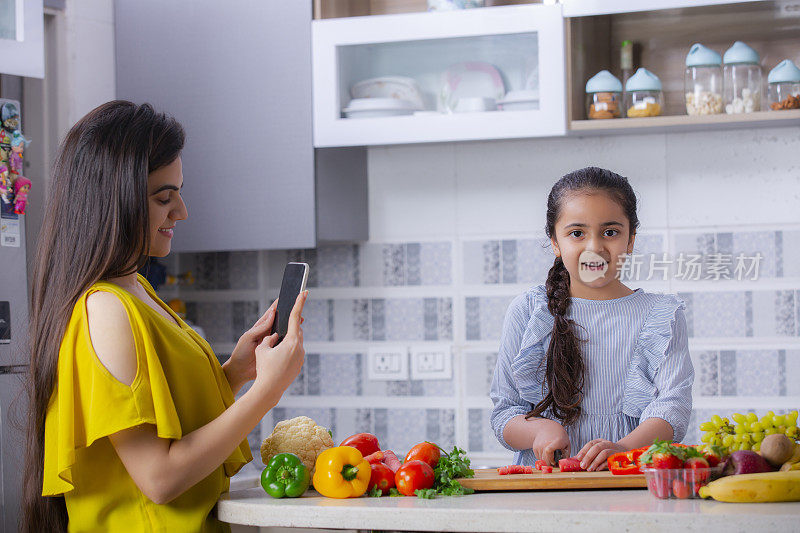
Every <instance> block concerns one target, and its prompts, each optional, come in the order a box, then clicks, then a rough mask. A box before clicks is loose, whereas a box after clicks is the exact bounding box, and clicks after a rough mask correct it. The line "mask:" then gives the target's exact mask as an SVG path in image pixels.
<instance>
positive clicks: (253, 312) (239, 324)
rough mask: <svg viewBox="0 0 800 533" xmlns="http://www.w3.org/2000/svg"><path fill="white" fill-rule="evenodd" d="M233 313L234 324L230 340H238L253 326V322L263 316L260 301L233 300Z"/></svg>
mask: <svg viewBox="0 0 800 533" xmlns="http://www.w3.org/2000/svg"><path fill="white" fill-rule="evenodd" d="M232 315H233V326H232V331H231V333H232V335H231V338H230V339H229V341H230V342H238V341H239V337H240V336H241V335H242V333H244V332H245V331H247V330H248V329H250V328H251V327H253V324H255V323H256V321H257V320H258V319H259V318H260V317H261V313H260V312H259V309H258V302H233V304H232Z"/></svg>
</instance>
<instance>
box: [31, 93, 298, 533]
mask: <svg viewBox="0 0 800 533" xmlns="http://www.w3.org/2000/svg"><path fill="white" fill-rule="evenodd" d="M183 143H184V133H183V129H182V128H181V126H180V124H178V123H177V122H176V121H175V120H174V119H172V118H170V117H167V116H165V115H163V114H160V113H156V112H155V111H154V110H153V108H152V107H151V106H149V105H147V104H145V105H141V106H137V105H134V104H132V103H130V102H121V101H116V102H109V103H107V104H104V105H102V106H100V107H98V108H97V109H95V110H94V111H92V112H90V113H89V114H88V115H86V116H85V117H84V118H83V119H81V120H80V121H79V122H78V123H77V124H75V126H74V127H73V128H72V129H71V130H70V132H69V133H68V134H67V136H66V138H65V139H64V142H63V143H62V145H61V148H60V151H59V155H58V158H57V161H56V164H55V167H54V172H53V179H52V184H51V187H50V194H49V200H48V206H47V209H46V211H45V213H46V214H45V219H44V225H43V228H42V233H41V236H40V239H39V248H38V250H37V257H36V268H35V275H34V279H33V287H32V298H31V330H30V339H31V347H30V356H31V364H30V379H29V385H30V386H29V389H30V390H29V403H30V415H29V422H28V433H27V448H26V453H27V460H26V465H25V466H26V472H25V478H24V485H25V487H24V491H25V492H24V496H23V505H24V509H23V515H24V516H23V526H22V531H25V532H29V533H33V532H36V533H39V532H43V531H47V532H51V531H65V530H67V529H69V531H76V532H77V531H126V532H127V531H204V532H206V531H223V530H229V528H228V527H227V525H224V524H222V523H221V522H219V521H217V520H216V518H215V517H214V515H213V512H212V510H213V507H214V504H215V503H216V501H217V499H218V498H219V496H220V494H221V493H222V492H225V491H227V490H228V487H229V480H228V478H229V477H230V476H232V475H233V474H234V473H236V472H237V471H238V470H239V469H240V468H241V467H242V466H243V465H244V464H245V463H247V462H248V461H250V460H251V459H252V456H251V454H250V449H249V446H248V444H247V440H246V436H247V435H248V433H250V431H252V429H253V428H254V427H255V426H256V425H257V424H258V423H259V421H260V420H261V418H262V417H263V416H264V415H265V414H266V412H267V411H268V410H269V409H271V408H272V407H273V406H274V405H275V404H276V403H277V402H278V400H279V399H280V397H281V395H282V394H283V392H284V390H285V389H286V388H287V387H288V386H289V384H290V383H291V382H292V381H293V380H294V378H295V377H296V376H297V374H298V373H299V371H300V368H301V366H302V364H303V357H304V351H303V332H302V329H301V328H300V323H301V321H302V318H301V316H300V315H301V312H302V309H303V304H304V302H305V299H306V296H307V293H305V292H304V293H303V294H301V295H300V296H299V297H298V298H297V301H296V303H295V305H294V309H293V310H292V313H291V317H290V324H289V333H288V334H287V336H286V337H285V339H284V340H283V341H282V342H281V343H280V344H279V345H278V346H275V341H276V338H277V334H276V335H271V336H268V335H267V333H268V332H269V330H270V328H271V326H272V321H273V316H274V310H275V304H274V303H273V305H272V306H271V307H270V308H269V309H268V310H267V312H266V313H265V314H264V316H262V317H261V318H260V319H259V320H258V321H257V322H256V323H255V325H254V326H253V327H252V328H251V329H250V330H249V331H247V332H245V333H244V335H242V337H241V338H240V339H239V342H238V343H237V345H236V347H235V349H234V350H233V353H232V354H231V357H230V359H229V360H228V361H227V362H226V363H225V365H223V366H220V364H219V362H218V361H217V358H216V357H215V356H214V353H213V352H212V351H211V347H210V346H209V345H208V343H207V342H205V341H204V340H203V339H202V338H201V337H200V336H199V335H197V334H196V333H195V332H194V331H193V330H192V329H191V328H189V327H188V326H187V325H186V323H184V322H183V321H182V320H181V319H180V318H179V317H178V316H177V315H176V314H175V313H174V312H173V311H172V310H171V309H170V308H169V307H168V306H167V305H166V304H165V303H163V302H162V301H161V300H160V299H159V298H158V296H156V294H155V292H154V291H153V289H152V287H151V286H150V284H149V283H147V281H146V280H145V279H144V277H143V276H141V275H137V274H136V272H137V270H138V269H139V268H140V267H141V265H142V264H143V262H144V261H145V259H146V257H147V256H151V257H163V256H165V255H167V254H168V253H169V251H170V242H171V239H172V234H173V231H176V223H177V222H179V221H181V220H184V219H185V218H186V217H187V210H186V205H185V204H184V203H183V200H182V199H181V195H180V191H181V187H182V185H183V181H184V180H183V172H182V168H181V158H180V152H181V150H182V149H183ZM191 178H193V177H190V179H191ZM209 179H212V178H209ZM192 186H199V185H198V183H197V182H196V180H195V181H193V182H192ZM252 379H255V382H254V383H253V385H252V386H251V387H250V389H249V390H248V391H247V392H246V393H245V394H244V395H243V396H242V397H241V398H239V400H237V401H236V402H234V394H235V393H236V392H237V391H238V390H239V389H240V388H241V387H242V385H243V384H244V383H245V382H247V381H249V380H252Z"/></svg>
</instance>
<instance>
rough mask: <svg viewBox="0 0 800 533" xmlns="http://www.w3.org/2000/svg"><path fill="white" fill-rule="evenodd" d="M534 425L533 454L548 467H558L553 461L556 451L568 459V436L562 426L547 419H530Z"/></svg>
mask: <svg viewBox="0 0 800 533" xmlns="http://www.w3.org/2000/svg"><path fill="white" fill-rule="evenodd" d="M531 421H532V422H534V423H535V424H536V427H535V433H534V435H535V436H534V438H533V445H532V446H531V448H532V449H533V453H534V454H535V455H536V458H537V459H543V460H544V461H545V462H546V463H547V464H548V465H550V466H558V465H557V464H556V461H555V457H554V455H555V452H556V450H562V457H570V444H569V436H568V435H567V431H566V430H565V429H564V426H562V425H561V424H559V423H558V422H556V421H555V420H550V419H549V418H536V419H532V420H531Z"/></svg>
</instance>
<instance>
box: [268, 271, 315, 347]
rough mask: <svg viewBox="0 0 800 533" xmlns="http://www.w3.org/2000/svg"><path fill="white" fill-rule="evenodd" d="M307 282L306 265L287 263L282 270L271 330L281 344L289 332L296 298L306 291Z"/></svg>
mask: <svg viewBox="0 0 800 533" xmlns="http://www.w3.org/2000/svg"><path fill="white" fill-rule="evenodd" d="M307 280H308V264H306V263H288V264H287V265H286V268H285V269H284V270H283V281H282V282H281V292H280V294H279V295H278V309H277V310H276V315H275V322H274V323H273V328H272V331H273V333H277V334H278V342H281V341H282V340H283V338H284V337H285V336H286V332H287V331H289V315H290V314H291V313H292V308H293V307H294V303H295V301H296V300H297V296H298V295H299V294H300V293H301V292H302V291H304V290H305V289H306V281H307ZM276 344H277V343H276Z"/></svg>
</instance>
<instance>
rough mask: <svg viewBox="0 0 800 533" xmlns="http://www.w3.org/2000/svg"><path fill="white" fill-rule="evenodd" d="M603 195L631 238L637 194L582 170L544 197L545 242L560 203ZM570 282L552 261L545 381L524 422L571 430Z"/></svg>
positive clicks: (580, 371) (576, 368) (579, 368)
mask: <svg viewBox="0 0 800 533" xmlns="http://www.w3.org/2000/svg"><path fill="white" fill-rule="evenodd" d="M592 191H597V192H604V193H606V194H609V195H610V196H611V197H612V198H613V199H614V200H615V201H616V202H618V203H619V205H620V206H622V209H623V210H624V211H625V215H626V216H627V217H628V221H629V223H630V233H631V235H633V234H634V233H635V232H636V229H637V228H638V227H639V218H638V217H637V215H636V194H635V193H634V192H633V188H632V187H631V186H630V184H629V183H628V180H627V179H626V178H624V177H623V176H620V175H619V174H615V173H614V172H611V171H610V170H605V169H602V168H598V167H586V168H582V169H580V170H576V171H574V172H570V173H569V174H567V175H565V176H563V177H562V178H561V179H559V180H558V181H557V182H556V183H555V185H553V188H552V189H551V190H550V194H549V195H548V197H547V222H546V225H545V231H546V233H547V236H548V237H549V238H551V239H552V238H553V237H554V235H555V226H556V221H557V220H558V217H559V214H560V212H561V206H562V204H563V201H564V198H565V197H566V196H567V195H569V194H573V193H576V192H592ZM569 288H570V278H569V272H568V271H567V268H566V267H565V266H564V262H563V261H562V259H561V257H556V259H555V261H554V262H553V266H552V267H551V268H550V271H549V272H548V274H547V281H546V282H545V290H546V292H547V309H548V310H549V311H550V313H551V314H552V315H553V318H554V323H553V333H552V336H551V339H550V345H549V346H548V348H547V354H546V357H545V360H544V361H543V364H544V365H545V379H544V381H543V382H542V392H543V395H544V398H543V399H542V401H541V402H539V403H538V404H536V405H535V406H533V409H532V410H531V411H529V412H528V413H527V414H526V415H525V418H534V417H541V416H544V415H545V413H548V412H549V414H551V415H552V416H553V417H554V418H556V419H558V420H560V421H562V422H563V423H564V424H566V425H570V424H573V423H574V422H576V421H577V420H578V417H579V416H580V414H581V402H582V401H583V387H584V374H585V369H584V364H583V356H582V355H581V342H583V341H582V340H581V339H579V338H578V336H577V334H576V329H577V327H578V324H577V323H576V322H575V321H574V320H571V319H568V318H567V311H568V310H569V305H570V292H569Z"/></svg>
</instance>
